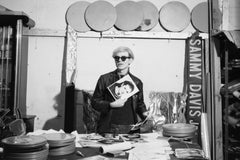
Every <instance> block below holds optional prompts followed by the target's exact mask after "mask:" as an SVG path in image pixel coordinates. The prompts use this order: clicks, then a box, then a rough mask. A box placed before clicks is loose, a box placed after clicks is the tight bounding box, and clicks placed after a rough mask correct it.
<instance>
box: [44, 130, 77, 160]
mask: <svg viewBox="0 0 240 160" xmlns="http://www.w3.org/2000/svg"><path fill="white" fill-rule="evenodd" d="M43 137H45V138H46V139H47V142H48V144H49V155H50V156H59V155H67V154H71V153H73V152H75V138H76V137H75V136H74V135H72V134H67V133H49V134H44V135H43Z"/></svg>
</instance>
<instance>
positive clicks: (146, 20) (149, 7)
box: [137, 1, 158, 31]
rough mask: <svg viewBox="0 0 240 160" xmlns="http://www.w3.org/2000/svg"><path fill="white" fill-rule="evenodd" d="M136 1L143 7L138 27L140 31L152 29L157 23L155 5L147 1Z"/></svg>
mask: <svg viewBox="0 0 240 160" xmlns="http://www.w3.org/2000/svg"><path fill="white" fill-rule="evenodd" d="M137 3H138V4H140V5H141V7H142V9H143V21H142V23H141V25H140V27H139V28H138V29H139V30H142V31H147V30H150V29H152V28H153V27H155V26H156V25H157V23H158V9H157V7H156V6H155V5H154V4H153V3H152V2H149V1H139V2H137Z"/></svg>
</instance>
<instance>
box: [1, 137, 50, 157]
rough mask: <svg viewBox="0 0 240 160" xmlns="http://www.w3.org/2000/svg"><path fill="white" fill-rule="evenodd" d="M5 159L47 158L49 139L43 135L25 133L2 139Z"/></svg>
mask: <svg viewBox="0 0 240 160" xmlns="http://www.w3.org/2000/svg"><path fill="white" fill-rule="evenodd" d="M2 144H3V149H4V152H3V154H4V159H11V160H33V159H34V160H46V159H47V157H48V147H47V140H46V139H45V138H44V137H41V136H33V135H31V136H30V135H29V136H28V135H23V136H14V137H8V138H5V139H3V140H2Z"/></svg>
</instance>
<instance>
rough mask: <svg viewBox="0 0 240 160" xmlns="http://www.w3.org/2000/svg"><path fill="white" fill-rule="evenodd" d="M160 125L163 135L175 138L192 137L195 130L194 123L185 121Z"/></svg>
mask: <svg viewBox="0 0 240 160" xmlns="http://www.w3.org/2000/svg"><path fill="white" fill-rule="evenodd" d="M162 127H163V135H164V136H169V137H177V138H193V137H194V135H195V132H196V130H197V127H196V126H195V125H192V124H186V123H174V124H164V125H163V126H162Z"/></svg>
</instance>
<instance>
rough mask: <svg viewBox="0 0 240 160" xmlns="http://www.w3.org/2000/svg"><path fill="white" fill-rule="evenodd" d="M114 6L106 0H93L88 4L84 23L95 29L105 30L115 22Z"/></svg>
mask: <svg viewBox="0 0 240 160" xmlns="http://www.w3.org/2000/svg"><path fill="white" fill-rule="evenodd" d="M116 19H117V13H116V9H115V7H114V6H113V5H112V4H111V3H109V2H107V1H103V0H101V1H95V2H93V3H92V4H90V5H89V6H88V7H87V9H86V12H85V20H86V23H87V24H88V25H89V27H90V28H92V29H93V30H95V31H106V30H108V29H110V28H112V27H113V26H114V24H115V22H116Z"/></svg>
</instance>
